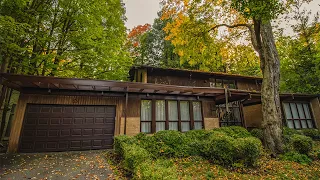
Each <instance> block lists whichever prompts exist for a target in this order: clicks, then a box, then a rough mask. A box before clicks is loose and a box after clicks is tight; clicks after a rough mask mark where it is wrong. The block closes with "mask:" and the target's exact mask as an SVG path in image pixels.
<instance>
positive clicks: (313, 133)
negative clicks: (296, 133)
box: [302, 129, 320, 140]
mask: <svg viewBox="0 0 320 180" xmlns="http://www.w3.org/2000/svg"><path fill="white" fill-rule="evenodd" d="M302 133H303V135H305V136H308V137H311V138H312V139H313V140H319V139H320V131H319V130H318V129H303V130H302Z"/></svg>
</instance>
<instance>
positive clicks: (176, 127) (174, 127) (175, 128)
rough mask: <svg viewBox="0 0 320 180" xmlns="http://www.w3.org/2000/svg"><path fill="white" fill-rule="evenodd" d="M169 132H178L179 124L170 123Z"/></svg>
mask: <svg viewBox="0 0 320 180" xmlns="http://www.w3.org/2000/svg"><path fill="white" fill-rule="evenodd" d="M169 130H177V131H178V122H169Z"/></svg>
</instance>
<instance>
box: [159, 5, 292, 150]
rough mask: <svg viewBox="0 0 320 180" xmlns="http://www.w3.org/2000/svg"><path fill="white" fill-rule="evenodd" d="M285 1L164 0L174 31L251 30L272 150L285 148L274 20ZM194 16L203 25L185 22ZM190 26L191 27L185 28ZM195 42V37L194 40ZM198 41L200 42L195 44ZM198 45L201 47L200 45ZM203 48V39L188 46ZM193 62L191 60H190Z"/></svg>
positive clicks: (201, 33) (266, 139)
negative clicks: (189, 24)
mask: <svg viewBox="0 0 320 180" xmlns="http://www.w3.org/2000/svg"><path fill="white" fill-rule="evenodd" d="M287 3H288V4H284V3H283V2H282V1H278V0H232V1H227V0H219V1H213V0H208V1H195V0H163V1H162V4H163V6H164V14H163V18H172V19H173V20H174V21H173V23H171V24H169V25H168V26H167V27H166V28H167V31H169V32H171V33H173V34H174V33H176V32H178V31H179V30H181V29H185V30H184V31H191V30H190V29H192V30H193V29H196V31H194V32H193V33H191V34H192V35H193V36H195V38H198V37H200V36H217V35H218V32H217V29H219V28H221V27H226V28H228V30H229V32H230V33H227V35H230V36H232V35H235V34H236V32H237V31H241V30H244V29H247V30H248V32H249V33H248V39H250V41H251V45H252V47H253V48H254V50H255V51H256V52H257V53H258V55H259V59H260V68H261V71H262V75H263V83H262V89H261V94H262V96H261V101H262V117H263V119H262V129H263V133H264V142H265V146H266V148H268V149H269V150H270V151H271V152H272V153H274V154H276V153H281V152H282V151H283V140H282V120H281V111H280V98H279V80H280V61H279V55H278V52H277V48H276V44H275V40H274V36H273V31H272V26H271V20H273V19H275V18H277V17H278V15H279V14H281V13H283V12H284V11H283V10H284V9H285V7H289V5H290V3H291V1H288V2H287ZM189 19H191V20H192V19H194V20H196V22H198V23H200V24H201V26H199V25H197V26H188V25H186V26H184V22H189ZM186 29H188V30H186ZM168 38H169V39H172V41H177V42H178V43H180V44H183V45H185V46H190V45H189V44H190V42H187V43H185V39H184V36H181V37H178V36H170V35H169V36H168ZM195 42H196V40H195ZM196 45H198V46H196ZM197 47H198V48H197ZM193 48H197V49H198V50H200V51H201V50H203V45H202V44H201V43H200V42H197V43H195V45H191V47H190V48H189V49H193ZM194 57H197V54H195V55H193V54H191V55H188V58H189V61H194ZM191 63H192V62H191Z"/></svg>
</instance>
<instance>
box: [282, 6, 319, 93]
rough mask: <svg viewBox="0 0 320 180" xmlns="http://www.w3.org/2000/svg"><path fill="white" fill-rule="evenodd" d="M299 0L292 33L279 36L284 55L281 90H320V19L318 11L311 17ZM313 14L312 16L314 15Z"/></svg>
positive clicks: (291, 18) (293, 15) (307, 91)
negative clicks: (291, 34)
mask: <svg viewBox="0 0 320 180" xmlns="http://www.w3.org/2000/svg"><path fill="white" fill-rule="evenodd" d="M303 4H304V3H303V2H302V1H299V0H297V1H296V2H295V4H294V7H293V12H292V17H290V16H289V19H290V20H294V21H296V22H297V23H296V24H295V25H293V26H292V27H293V31H294V35H293V36H285V35H283V33H281V34H280V35H279V37H278V38H277V46H278V49H279V54H280V58H281V84H280V88H281V91H284V92H300V93H320V80H319V77H320V49H319V47H320V39H319V37H320V23H319V13H316V14H315V15H314V17H313V18H312V15H311V11H307V10H306V9H303ZM311 18H312V19H311Z"/></svg>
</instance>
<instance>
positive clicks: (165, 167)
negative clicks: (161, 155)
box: [133, 159, 178, 180]
mask: <svg viewBox="0 0 320 180" xmlns="http://www.w3.org/2000/svg"><path fill="white" fill-rule="evenodd" d="M133 178H134V179H146V180H149V179H150V180H153V179H154V180H158V179H164V180H165V179H168V180H171V179H178V174H177V168H176V167H175V166H174V164H173V162H172V161H170V160H164V159H157V160H156V161H154V162H152V163H151V162H149V161H147V162H144V163H141V164H140V165H139V166H138V167H137V170H136V172H135V175H134V177H133Z"/></svg>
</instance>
